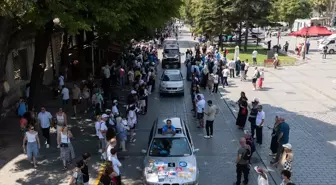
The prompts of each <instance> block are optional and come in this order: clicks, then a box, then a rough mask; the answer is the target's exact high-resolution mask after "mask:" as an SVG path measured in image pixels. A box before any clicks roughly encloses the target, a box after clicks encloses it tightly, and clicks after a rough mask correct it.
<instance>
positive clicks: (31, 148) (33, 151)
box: [26, 141, 38, 161]
mask: <svg viewBox="0 0 336 185" xmlns="http://www.w3.org/2000/svg"><path fill="white" fill-rule="evenodd" d="M26 151H27V156H28V160H30V161H31V160H33V156H34V157H35V158H36V157H37V156H38V146H37V142H36V141H35V142H27V150H26Z"/></svg>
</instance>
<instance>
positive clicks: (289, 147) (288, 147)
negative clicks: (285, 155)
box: [282, 143, 292, 150]
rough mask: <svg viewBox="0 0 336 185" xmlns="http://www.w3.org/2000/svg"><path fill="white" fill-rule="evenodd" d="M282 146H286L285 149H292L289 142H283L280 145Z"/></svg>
mask: <svg viewBox="0 0 336 185" xmlns="http://www.w3.org/2000/svg"><path fill="white" fill-rule="evenodd" d="M282 146H283V147H284V148H287V149H290V150H291V149H292V145H291V144H289V143H287V144H283V145H282Z"/></svg>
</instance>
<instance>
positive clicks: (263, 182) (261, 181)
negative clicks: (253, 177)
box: [258, 174, 268, 185]
mask: <svg viewBox="0 0 336 185" xmlns="http://www.w3.org/2000/svg"><path fill="white" fill-rule="evenodd" d="M265 175H266V174H265ZM258 185H268V178H267V175H266V179H264V177H262V176H261V175H259V176H258Z"/></svg>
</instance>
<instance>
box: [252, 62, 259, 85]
mask: <svg viewBox="0 0 336 185" xmlns="http://www.w3.org/2000/svg"><path fill="white" fill-rule="evenodd" d="M259 77H260V73H259V70H258V67H255V68H254V72H253V76H252V85H253V90H256V89H257V86H256V83H257V80H258V78H259Z"/></svg>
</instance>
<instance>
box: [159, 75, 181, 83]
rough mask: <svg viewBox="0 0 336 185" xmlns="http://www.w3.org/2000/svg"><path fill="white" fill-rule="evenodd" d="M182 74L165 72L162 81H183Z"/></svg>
mask: <svg viewBox="0 0 336 185" xmlns="http://www.w3.org/2000/svg"><path fill="white" fill-rule="evenodd" d="M181 80H182V76H181V75H180V74H164V75H163V76H162V81H164V82H168V81H181Z"/></svg>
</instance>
